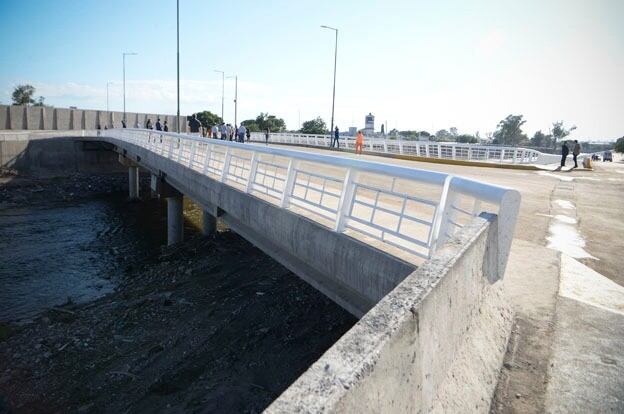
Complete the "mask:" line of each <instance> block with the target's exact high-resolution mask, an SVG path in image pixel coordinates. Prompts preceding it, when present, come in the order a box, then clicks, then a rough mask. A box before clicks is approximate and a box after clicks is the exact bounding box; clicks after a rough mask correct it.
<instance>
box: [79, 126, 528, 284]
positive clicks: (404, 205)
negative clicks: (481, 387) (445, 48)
mask: <svg viewBox="0 0 624 414" xmlns="http://www.w3.org/2000/svg"><path fill="white" fill-rule="evenodd" d="M97 133H100V134H105V135H106V136H108V137H112V138H116V139H119V140H122V141H126V142H129V143H132V144H134V145H137V146H140V147H144V148H146V149H148V150H149V151H152V152H154V153H156V154H159V155H161V156H163V157H166V158H169V159H171V160H174V161H176V162H177V163H179V164H182V165H184V166H186V167H188V168H191V169H193V170H195V171H198V172H201V173H203V174H205V175H207V176H209V177H211V178H213V179H215V180H218V181H220V182H222V183H224V184H227V185H231V186H234V187H236V188H237V189H239V190H240V191H244V192H245V193H247V194H250V195H253V196H256V197H259V198H262V199H264V200H266V201H269V202H271V203H273V204H275V205H277V206H279V207H281V208H284V209H290V210H292V211H294V212H295V213H298V214H300V215H303V216H305V217H308V218H310V219H313V220H315V221H318V222H320V223H322V224H324V225H326V226H327V227H330V228H331V229H333V231H335V232H339V233H345V234H347V235H349V236H351V237H355V238H357V239H360V240H362V241H364V242H366V243H369V244H373V245H375V247H378V248H381V249H383V250H386V251H388V250H389V251H390V252H391V253H394V254H396V255H398V256H403V257H405V256H406V255H407V256H409V259H408V260H410V261H412V262H418V261H419V260H420V262H421V263H422V261H424V260H426V259H428V258H430V257H431V255H432V254H433V253H434V252H435V251H436V249H437V248H438V247H439V246H441V245H442V244H443V243H444V242H445V241H446V240H448V239H449V238H450V237H451V236H452V235H453V234H455V232H456V231H457V230H459V229H461V228H462V227H464V226H466V225H467V224H468V223H470V221H471V220H472V219H473V218H474V217H476V216H478V215H479V214H480V213H482V212H490V213H495V214H498V216H499V219H498V222H499V224H498V230H497V231H498V240H499V243H498V252H497V253H496V254H497V258H498V260H497V263H498V266H497V269H496V271H495V273H496V274H492V275H488V278H490V279H491V280H496V279H497V278H499V277H502V275H503V274H504V270H505V265H506V262H507V257H508V254H509V249H510V246H511V240H512V237H513V231H514V227H515V223H516V217H517V214H518V208H519V203H520V194H519V193H518V192H517V191H516V190H513V189H509V188H504V187H500V186H495V185H491V184H487V183H483V182H479V181H476V180H470V179H466V178H462V177H456V176H452V175H449V174H444V173H439V172H433V171H427V170H421V169H414V168H407V167H402V166H396V165H389V164H383V163H378V162H371V161H364V160H354V159H350V158H344V157H339V156H333V155H322V154H313V153H308V152H302V151H296V150H290V149H284V148H274V147H265V146H261V145H253V144H252V145H249V144H241V143H237V142H229V141H220V140H214V139H205V138H201V137H196V136H190V135H187V134H174V133H163V132H156V131H149V130H143V129H109V130H106V131H97V132H96V133H95V134H94V133H90V134H89V135H97Z"/></svg>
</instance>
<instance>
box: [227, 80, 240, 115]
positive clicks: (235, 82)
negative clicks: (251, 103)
mask: <svg viewBox="0 0 624 414" xmlns="http://www.w3.org/2000/svg"><path fill="white" fill-rule="evenodd" d="M227 78H228V79H232V78H234V126H236V127H237V126H238V123H237V118H238V75H234V76H228V77H227Z"/></svg>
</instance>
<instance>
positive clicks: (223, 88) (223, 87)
mask: <svg viewBox="0 0 624 414" xmlns="http://www.w3.org/2000/svg"><path fill="white" fill-rule="evenodd" d="M215 72H217V73H220V74H221V122H225V119H223V108H224V104H223V103H224V101H225V72H224V71H222V70H216V69H215Z"/></svg>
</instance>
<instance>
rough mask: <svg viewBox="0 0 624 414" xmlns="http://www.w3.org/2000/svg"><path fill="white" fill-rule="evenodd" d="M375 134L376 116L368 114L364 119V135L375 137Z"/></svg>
mask: <svg viewBox="0 0 624 414" xmlns="http://www.w3.org/2000/svg"><path fill="white" fill-rule="evenodd" d="M374 133H375V115H373V114H372V113H370V112H369V113H368V115H366V118H365V119H364V134H366V135H373V134H374Z"/></svg>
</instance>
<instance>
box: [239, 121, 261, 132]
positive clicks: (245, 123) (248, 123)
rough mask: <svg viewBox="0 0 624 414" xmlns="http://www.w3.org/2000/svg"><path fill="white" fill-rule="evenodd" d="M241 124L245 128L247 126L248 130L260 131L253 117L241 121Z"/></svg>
mask: <svg viewBox="0 0 624 414" xmlns="http://www.w3.org/2000/svg"><path fill="white" fill-rule="evenodd" d="M241 125H243V126H244V127H245V128H247V129H248V130H249V132H258V131H261V129H260V127H259V126H258V123H256V120H255V119H246V120H244V121H243V122H241Z"/></svg>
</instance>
